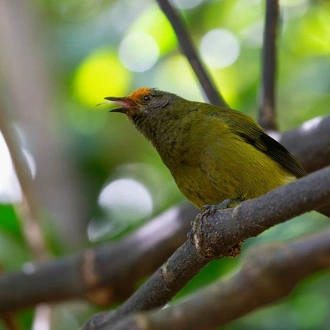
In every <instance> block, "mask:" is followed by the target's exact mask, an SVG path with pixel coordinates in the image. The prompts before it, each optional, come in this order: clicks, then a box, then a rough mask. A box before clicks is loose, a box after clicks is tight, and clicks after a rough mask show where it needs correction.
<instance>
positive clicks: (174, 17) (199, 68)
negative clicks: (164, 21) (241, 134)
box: [157, 0, 228, 107]
mask: <svg viewBox="0 0 330 330" xmlns="http://www.w3.org/2000/svg"><path fill="white" fill-rule="evenodd" d="M157 2H158V4H159V7H160V8H161V9H162V10H163V12H164V14H165V15H166V16H167V18H168V20H169V22H170V23H171V24H172V27H173V30H174V31H175V33H176V36H177V38H178V41H179V44H180V47H181V50H182V52H183V54H184V55H185V56H186V58H187V60H188V61H189V63H190V65H191V67H192V69H193V70H194V72H195V75H196V77H197V79H198V81H199V83H200V85H201V87H202V89H203V91H204V94H205V96H206V98H207V99H208V101H209V102H210V103H212V104H216V105H220V106H226V107H227V106H228V105H227V103H226V101H225V100H224V99H223V97H222V95H221V94H220V92H218V90H217V88H216V87H215V84H214V82H213V81H212V78H211V77H210V75H209V73H208V72H207V70H206V68H205V67H204V66H203V64H202V61H201V59H200V57H199V56H198V53H197V51H196V49H195V46H194V43H193V41H192V40H191V37H190V35H189V33H187V31H186V28H185V26H184V23H183V22H182V20H181V18H180V16H179V14H178V13H177V12H176V11H175V9H174V8H173V6H172V5H171V4H170V2H169V1H168V0H157Z"/></svg>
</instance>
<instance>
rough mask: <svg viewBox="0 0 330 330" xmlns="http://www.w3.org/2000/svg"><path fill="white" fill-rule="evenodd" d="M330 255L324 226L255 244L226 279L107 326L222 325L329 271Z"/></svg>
mask: <svg viewBox="0 0 330 330" xmlns="http://www.w3.org/2000/svg"><path fill="white" fill-rule="evenodd" d="M329 255H330V231H329V230H328V231H326V232H323V233H320V234H317V235H313V236H311V237H308V238H305V239H300V240H299V241H296V242H292V243H289V244H284V243H275V244H274V243H273V244H272V243H271V244H269V243H268V244H264V245H263V246H258V247H254V248H252V249H250V250H249V251H248V253H247V256H246V258H245V260H244V264H243V266H242V268H241V269H240V271H239V272H238V273H236V274H235V275H234V276H232V277H231V278H229V279H227V280H219V281H216V282H215V283H213V284H212V285H209V286H208V287H206V288H204V289H201V290H199V291H198V292H196V293H194V294H192V295H191V296H190V297H188V298H186V299H185V300H184V301H183V302H181V303H178V304H176V305H173V306H170V307H168V308H165V309H161V310H153V311H150V312H147V313H143V314H135V315H132V316H129V317H127V318H125V319H124V320H122V321H120V322H118V324H117V325H115V326H114V327H112V330H126V329H135V330H156V329H157V330H167V329H177V326H178V324H180V330H207V329H211V328H212V329H213V328H214V327H219V326H224V325H226V324H228V323H229V322H231V321H233V320H236V319H237V318H239V317H241V316H243V315H245V314H247V313H249V312H251V311H253V310H255V309H257V308H260V307H262V306H265V305H267V304H270V303H273V302H275V301H277V300H279V299H281V298H283V297H285V296H287V295H288V294H289V293H290V292H291V291H292V290H293V289H294V287H295V286H296V285H297V284H298V283H299V281H301V280H303V279H304V278H306V277H307V276H309V275H311V274H313V273H315V272H317V271H319V270H322V269H328V268H329V267H330V257H329ZM306 260H308V262H306ZM283 274H285V276H283Z"/></svg>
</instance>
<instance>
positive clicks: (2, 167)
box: [0, 133, 22, 203]
mask: <svg viewBox="0 0 330 330" xmlns="http://www.w3.org/2000/svg"><path fill="white" fill-rule="evenodd" d="M0 159H1V162H0V203H16V202H19V201H20V200H21V197H22V196H21V189H20V186H19V183H18V180H17V177H16V174H15V171H14V167H13V164H12V161H11V158H10V154H9V151H8V148H7V145H6V143H5V140H4V138H3V136H2V134H1V133H0Z"/></svg>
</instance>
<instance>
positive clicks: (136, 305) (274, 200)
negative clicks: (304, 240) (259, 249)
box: [84, 167, 330, 330]
mask: <svg viewBox="0 0 330 330" xmlns="http://www.w3.org/2000/svg"><path fill="white" fill-rule="evenodd" d="M329 199H330V167H327V168H325V169H323V170H320V171H318V172H315V173H312V174H310V175H308V176H307V177H304V178H302V179H300V180H298V181H295V182H293V183H291V184H288V185H285V186H282V187H280V188H278V189H276V190H273V191H271V192H269V193H267V194H265V195H263V196H261V197H259V198H257V199H254V200H249V201H246V202H243V203H242V204H240V205H239V206H237V207H235V208H233V209H226V210H222V211H218V212H216V213H215V214H213V215H210V216H206V215H205V214H200V215H198V216H197V218H196V220H195V223H194V234H193V242H194V245H193V244H191V243H190V242H186V243H184V244H183V245H182V246H181V247H180V248H179V249H178V250H177V251H176V252H175V253H174V254H173V255H172V256H171V257H170V258H169V259H168V260H167V262H166V263H165V264H164V265H163V266H162V267H160V268H159V269H158V270H157V271H156V272H155V273H154V274H153V275H152V276H151V277H150V278H149V279H148V281H147V282H145V283H144V284H143V285H142V286H141V287H140V288H139V289H138V290H137V291H136V292H135V293H134V294H133V295H132V296H131V298H130V299H128V300H127V301H126V302H125V303H124V304H123V305H122V306H120V307H119V308H118V309H117V310H116V311H114V312H112V313H111V312H103V313H100V314H98V315H96V316H95V317H93V318H92V319H90V320H89V321H88V322H87V323H86V325H85V327H84V330H92V329H98V330H105V329H110V328H111V327H112V326H113V325H114V324H115V323H116V322H118V320H120V319H121V318H123V317H124V316H126V315H128V314H131V313H134V312H138V311H143V310H150V309H153V308H156V307H160V306H163V305H165V304H166V303H167V302H168V301H169V300H170V299H171V298H172V297H173V296H174V295H175V294H176V293H177V292H178V291H179V290H180V289H181V288H182V287H183V286H184V285H185V284H186V283H187V282H188V281H189V280H190V279H191V278H192V277H193V276H195V275H196V274H197V273H198V272H199V271H200V270H201V268H202V267H204V266H205V265H206V264H207V263H208V262H209V261H210V260H211V259H214V258H222V257H224V256H227V255H228V252H229V251H230V250H231V248H232V247H234V246H235V245H237V244H239V243H240V242H242V241H244V240H245V239H246V238H248V237H253V236H257V235H259V234H260V233H262V232H263V231H265V230H266V229H268V228H269V227H271V226H274V225H276V224H278V223H281V222H285V221H287V220H289V219H291V218H293V217H294V216H297V215H300V214H302V213H304V212H308V211H311V210H313V209H315V208H318V207H320V206H322V205H324V204H326V203H327V202H328V201H329Z"/></svg>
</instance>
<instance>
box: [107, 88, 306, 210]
mask: <svg viewBox="0 0 330 330" xmlns="http://www.w3.org/2000/svg"><path fill="white" fill-rule="evenodd" d="M139 91H140V90H138V91H135V92H134V93H132V94H131V95H133V96H134V97H133V96H131V98H130V96H128V97H127V98H123V100H124V99H125V100H129V101H130V102H133V101H134V105H133V106H132V105H130V106H127V107H125V108H124V109H125V111H120V112H125V113H126V114H127V115H128V117H129V118H130V119H131V120H132V121H133V123H134V124H135V126H136V127H137V128H138V129H139V130H140V131H141V132H142V133H143V134H144V135H145V136H146V138H147V139H148V140H150V141H151V142H152V143H153V145H154V146H155V148H156V149H157V151H158V153H159V155H160V156H161V158H162V160H163V161H164V163H165V164H166V166H167V167H168V168H169V170H170V171H171V173H172V175H173V177H174V179H175V181H176V183H177V185H178V187H179V188H180V190H181V191H182V193H183V194H184V195H185V196H186V197H187V198H188V199H189V200H190V201H191V202H192V203H193V204H195V205H196V206H198V207H202V206H203V205H205V204H218V203H220V202H222V201H223V200H225V199H243V200H244V199H251V198H255V197H258V196H260V195H262V194H265V193H266V192H268V191H270V190H272V189H275V188H277V187H279V186H281V185H283V184H285V183H288V182H290V181H293V180H295V178H299V177H301V176H304V175H305V174H306V172H305V171H304V169H303V168H302V167H301V166H300V165H299V163H298V162H297V161H296V160H295V159H294V157H293V156H292V155H291V154H290V153H289V152H288V151H287V150H286V149H285V148H284V147H283V146H282V145H281V144H279V143H278V142H276V141H275V140H274V139H272V138H271V137H270V136H268V135H267V134H266V133H265V132H264V131H263V130H262V128H261V127H260V126H259V125H257V124H256V123H255V121H254V120H253V119H252V118H250V117H249V116H247V115H245V114H243V113H241V112H238V111H235V110H231V109H226V108H222V107H218V106H214V105H210V104H206V103H200V102H191V101H188V100H185V99H183V98H181V97H179V96H177V95H175V94H171V93H166V92H162V91H158V90H155V89H147V88H145V89H143V93H142V89H141V93H139ZM140 94H141V95H140ZM146 95H147V96H148V97H147V98H149V97H150V99H148V100H147V98H146V97H145V96H146ZM108 99H111V100H114V98H108ZM115 101H117V102H118V98H117V99H116V100H115ZM127 102H128V101H127ZM118 103H119V102H118ZM121 104H122V103H121ZM117 111H118V110H117Z"/></svg>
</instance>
